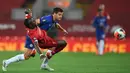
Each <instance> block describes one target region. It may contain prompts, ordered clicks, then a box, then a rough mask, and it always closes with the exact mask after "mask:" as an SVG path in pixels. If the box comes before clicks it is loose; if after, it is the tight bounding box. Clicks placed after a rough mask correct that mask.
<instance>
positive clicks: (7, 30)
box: [0, 0, 130, 73]
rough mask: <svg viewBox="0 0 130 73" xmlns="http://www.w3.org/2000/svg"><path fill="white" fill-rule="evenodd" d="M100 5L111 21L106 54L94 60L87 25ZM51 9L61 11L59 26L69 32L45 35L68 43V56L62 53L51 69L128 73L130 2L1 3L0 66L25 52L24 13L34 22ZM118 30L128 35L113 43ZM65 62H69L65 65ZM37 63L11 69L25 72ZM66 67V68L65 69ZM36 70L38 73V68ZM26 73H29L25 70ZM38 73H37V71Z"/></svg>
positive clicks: (17, 0) (27, 0) (92, 39)
mask: <svg viewBox="0 0 130 73" xmlns="http://www.w3.org/2000/svg"><path fill="white" fill-rule="evenodd" d="M99 4H105V6H106V11H107V12H108V13H109V14H110V16H111V20H110V21H109V22H108V23H109V25H110V28H109V32H108V33H107V36H106V45H105V51H104V52H105V53H107V54H105V55H104V56H103V57H99V56H98V57H96V55H94V54H93V53H96V52H97V49H96V45H95V42H96V40H95V30H94V28H93V27H92V26H91V24H90V22H91V20H92V19H93V17H94V16H95V15H96V13H97V8H98V6H99ZM54 7H62V8H63V9H64V18H63V20H62V21H61V22H60V24H61V25H62V26H63V27H64V28H65V29H66V30H67V31H68V32H69V34H68V35H66V36H64V34H63V33H62V32H60V31H58V30H57V29H55V28H53V29H52V30H51V31H49V32H48V34H49V35H50V36H51V37H53V38H55V39H59V38H60V39H65V40H66V41H67V42H68V45H67V47H66V48H65V49H64V50H63V52H67V53H61V54H59V55H57V57H55V58H54V60H52V62H51V64H52V65H53V66H54V67H56V68H58V70H60V71H62V72H63V73H69V72H70V73H79V72H82V73H87V72H88V73H100V72H102V73H103V72H105V73H129V72H130V64H129V61H130V54H129V53H130V32H129V25H130V23H129V20H130V0H1V2H0V51H1V52H0V55H1V57H0V62H2V60H3V59H5V58H9V57H11V56H14V55H16V54H18V53H21V51H22V52H23V51H24V50H25V48H24V41H25V35H26V31H25V27H24V25H23V20H24V9H25V8H31V9H33V16H34V17H35V18H36V17H40V16H43V15H47V14H50V13H51V10H52V8H54ZM118 27H122V28H124V29H125V31H126V34H127V37H126V40H123V41H119V40H118V41H116V40H115V39H114V37H113V31H114V30H115V29H116V28H118ZM73 52H74V53H73ZM75 52H80V53H76V54H77V55H75ZM83 52H84V53H83ZM67 56H68V57H67ZM63 57H64V58H65V59H63V60H65V61H66V62H67V63H65V64H66V65H65V64H62V62H60V59H59V58H63ZM67 59H68V60H71V61H67ZM100 60H102V61H100ZM38 61H39V59H38V58H35V59H33V61H32V60H31V59H30V60H29V61H28V62H25V63H23V64H22V65H24V66H21V67H19V68H18V66H19V65H16V64H15V65H14V66H16V67H17V68H16V67H13V66H12V67H13V68H16V70H19V71H23V72H24V67H26V66H25V65H26V64H29V63H30V64H31V65H33V62H38ZM54 61H56V63H55V62H54ZM74 61H75V62H74ZM104 61H105V62H104ZM69 62H71V63H69ZM91 62H92V63H93V64H91ZM58 63H59V64H58ZM80 63H84V64H80ZM67 64H69V65H68V66H67ZM71 64H72V66H71ZM75 64H76V65H75ZM35 65H36V66H38V65H40V64H39V63H37V64H35ZM35 65H34V66H35ZM58 65H59V66H58ZM60 66H62V67H63V66H65V67H66V68H65V67H63V68H60ZM78 66H79V67H81V68H79V70H78V69H76V68H75V67H78ZM30 67H31V66H30ZM72 67H74V70H73V69H72V70H71V69H69V68H72ZM13 68H10V70H12V71H13V72H14V70H15V69H13ZM64 68H65V69H66V70H67V69H68V71H66V70H64ZM100 68H101V69H100ZM36 69H37V70H36V71H38V69H39V67H38V68H36ZM109 69H110V71H109ZM31 70H32V71H34V70H35V67H34V69H33V68H31ZM58 70H57V71H58ZM19 71H17V72H19ZM13 72H12V73H13ZM25 72H28V70H27V71H26V70H25ZM38 72H39V73H40V71H38ZM62 72H61V73H62ZM34 73H35V71H34ZM59 73H60V72H59Z"/></svg>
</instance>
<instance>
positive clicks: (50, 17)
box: [40, 15, 52, 21]
mask: <svg viewBox="0 0 130 73" xmlns="http://www.w3.org/2000/svg"><path fill="white" fill-rule="evenodd" d="M40 19H42V20H43V21H51V20H52V15H46V16H43V17H41V18H40Z"/></svg>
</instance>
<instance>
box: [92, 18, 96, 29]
mask: <svg viewBox="0 0 130 73" xmlns="http://www.w3.org/2000/svg"><path fill="white" fill-rule="evenodd" d="M92 26H93V27H95V28H96V27H97V17H94V19H93V23H92Z"/></svg>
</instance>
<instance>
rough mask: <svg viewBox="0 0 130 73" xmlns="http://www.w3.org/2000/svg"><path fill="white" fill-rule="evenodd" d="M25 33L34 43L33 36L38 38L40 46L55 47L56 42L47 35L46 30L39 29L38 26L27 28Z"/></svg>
mask: <svg viewBox="0 0 130 73" xmlns="http://www.w3.org/2000/svg"><path fill="white" fill-rule="evenodd" d="M27 34H28V36H29V37H30V39H31V40H32V42H33V43H34V38H36V39H37V40H38V45H39V47H40V48H50V47H56V46H57V42H56V41H55V40H54V39H52V38H50V37H49V36H47V33H46V31H44V30H41V29H40V28H39V27H38V26H37V27H36V28H34V29H27Z"/></svg>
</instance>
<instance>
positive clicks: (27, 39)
mask: <svg viewBox="0 0 130 73" xmlns="http://www.w3.org/2000/svg"><path fill="white" fill-rule="evenodd" d="M25 48H27V49H31V50H33V49H34V44H33V42H32V41H31V39H30V38H29V36H27V35H26V42H25Z"/></svg>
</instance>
